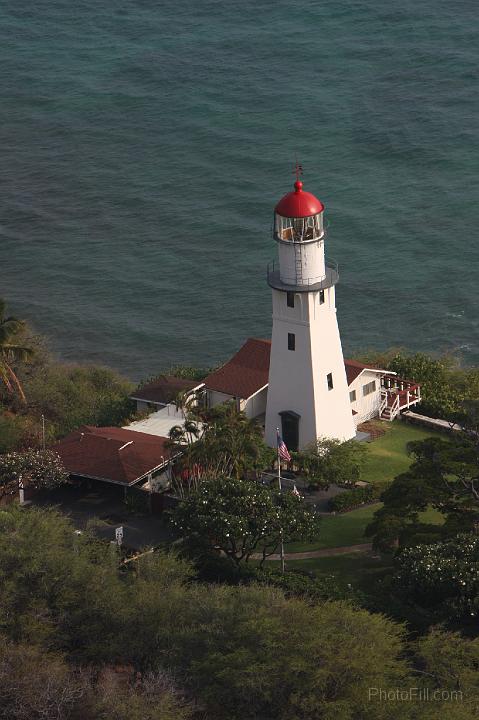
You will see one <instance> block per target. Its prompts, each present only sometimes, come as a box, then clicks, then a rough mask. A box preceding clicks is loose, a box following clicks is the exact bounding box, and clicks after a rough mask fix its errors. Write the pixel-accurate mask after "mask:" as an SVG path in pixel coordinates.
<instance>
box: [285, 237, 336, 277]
mask: <svg viewBox="0 0 479 720" xmlns="http://www.w3.org/2000/svg"><path fill="white" fill-rule="evenodd" d="M279 265H280V277H281V280H282V282H284V283H287V284H289V285H302V284H313V283H316V282H321V280H324V278H325V275H326V269H325V261H324V240H322V239H321V240H313V241H307V242H297V243H293V242H280V243H279Z"/></svg>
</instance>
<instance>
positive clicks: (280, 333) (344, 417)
mask: <svg viewBox="0 0 479 720" xmlns="http://www.w3.org/2000/svg"><path fill="white" fill-rule="evenodd" d="M323 213H324V205H323V203H322V202H321V201H320V200H318V199H317V198H316V197H315V196H314V195H312V194H311V193H309V192H305V191H304V190H303V183H302V182H301V181H300V180H299V179H297V180H296V182H295V184H294V191H292V192H290V193H288V194H287V195H285V196H284V197H283V198H282V199H281V200H280V201H279V203H278V204H277V205H276V208H275V214H274V230H273V235H274V239H275V241H276V243H277V245H278V261H275V262H274V263H272V264H271V265H270V266H269V267H268V284H269V286H270V287H271V289H272V296H273V330H272V338H271V355H270V366H269V382H268V394H267V404H266V418H265V439H266V442H267V443H268V444H269V445H272V446H274V445H275V443H276V428H280V431H281V433H282V436H283V439H284V441H285V442H286V445H287V446H288V448H290V449H293V450H294V449H297V448H303V447H304V446H305V445H308V444H309V443H311V442H314V441H315V440H316V439H317V438H319V437H327V438H337V439H338V440H341V441H344V440H349V439H351V438H353V437H355V435H356V428H355V424H354V421H353V415H352V409H351V402H350V395H349V388H348V381H347V378H346V371H345V366H344V359H343V351H342V348H341V339H340V337H339V329H338V322H337V318H336V303H335V285H336V283H337V282H338V271H337V266H336V265H335V264H333V263H329V262H327V261H326V260H325V256H324V241H325V230H324V225H323Z"/></svg>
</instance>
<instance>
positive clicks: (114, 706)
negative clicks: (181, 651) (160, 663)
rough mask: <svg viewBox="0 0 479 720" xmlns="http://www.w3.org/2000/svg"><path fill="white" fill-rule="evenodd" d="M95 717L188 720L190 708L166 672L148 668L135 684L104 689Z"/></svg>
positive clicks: (190, 715)
mask: <svg viewBox="0 0 479 720" xmlns="http://www.w3.org/2000/svg"><path fill="white" fill-rule="evenodd" d="M98 710H99V713H98V715H97V716H96V717H97V718H98V720H111V718H115V720H189V718H191V717H192V716H193V708H192V706H191V704H190V703H188V702H187V701H186V700H185V699H184V697H183V694H182V693H181V692H180V691H179V690H178V687H177V685H176V684H175V683H174V681H173V680H172V679H171V677H170V676H169V675H168V673H166V672H162V671H159V672H158V671H157V672H151V671H150V672H147V673H145V674H144V675H143V676H142V677H141V678H140V679H139V680H138V681H137V682H136V683H135V684H131V685H129V686H128V685H125V684H122V685H116V686H113V687H112V688H109V689H107V691H106V692H105V693H104V694H103V697H102V700H101V701H100V703H99V707H98Z"/></svg>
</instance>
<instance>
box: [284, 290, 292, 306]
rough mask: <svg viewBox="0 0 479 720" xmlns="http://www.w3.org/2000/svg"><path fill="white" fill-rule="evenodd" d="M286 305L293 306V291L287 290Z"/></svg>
mask: <svg viewBox="0 0 479 720" xmlns="http://www.w3.org/2000/svg"><path fill="white" fill-rule="evenodd" d="M286 305H287V306H288V307H294V292H289V291H288V292H287V293H286Z"/></svg>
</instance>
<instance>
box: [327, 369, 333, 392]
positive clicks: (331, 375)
mask: <svg viewBox="0 0 479 720" xmlns="http://www.w3.org/2000/svg"><path fill="white" fill-rule="evenodd" d="M326 380H327V381H328V390H332V389H333V373H328V374H327V375H326Z"/></svg>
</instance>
